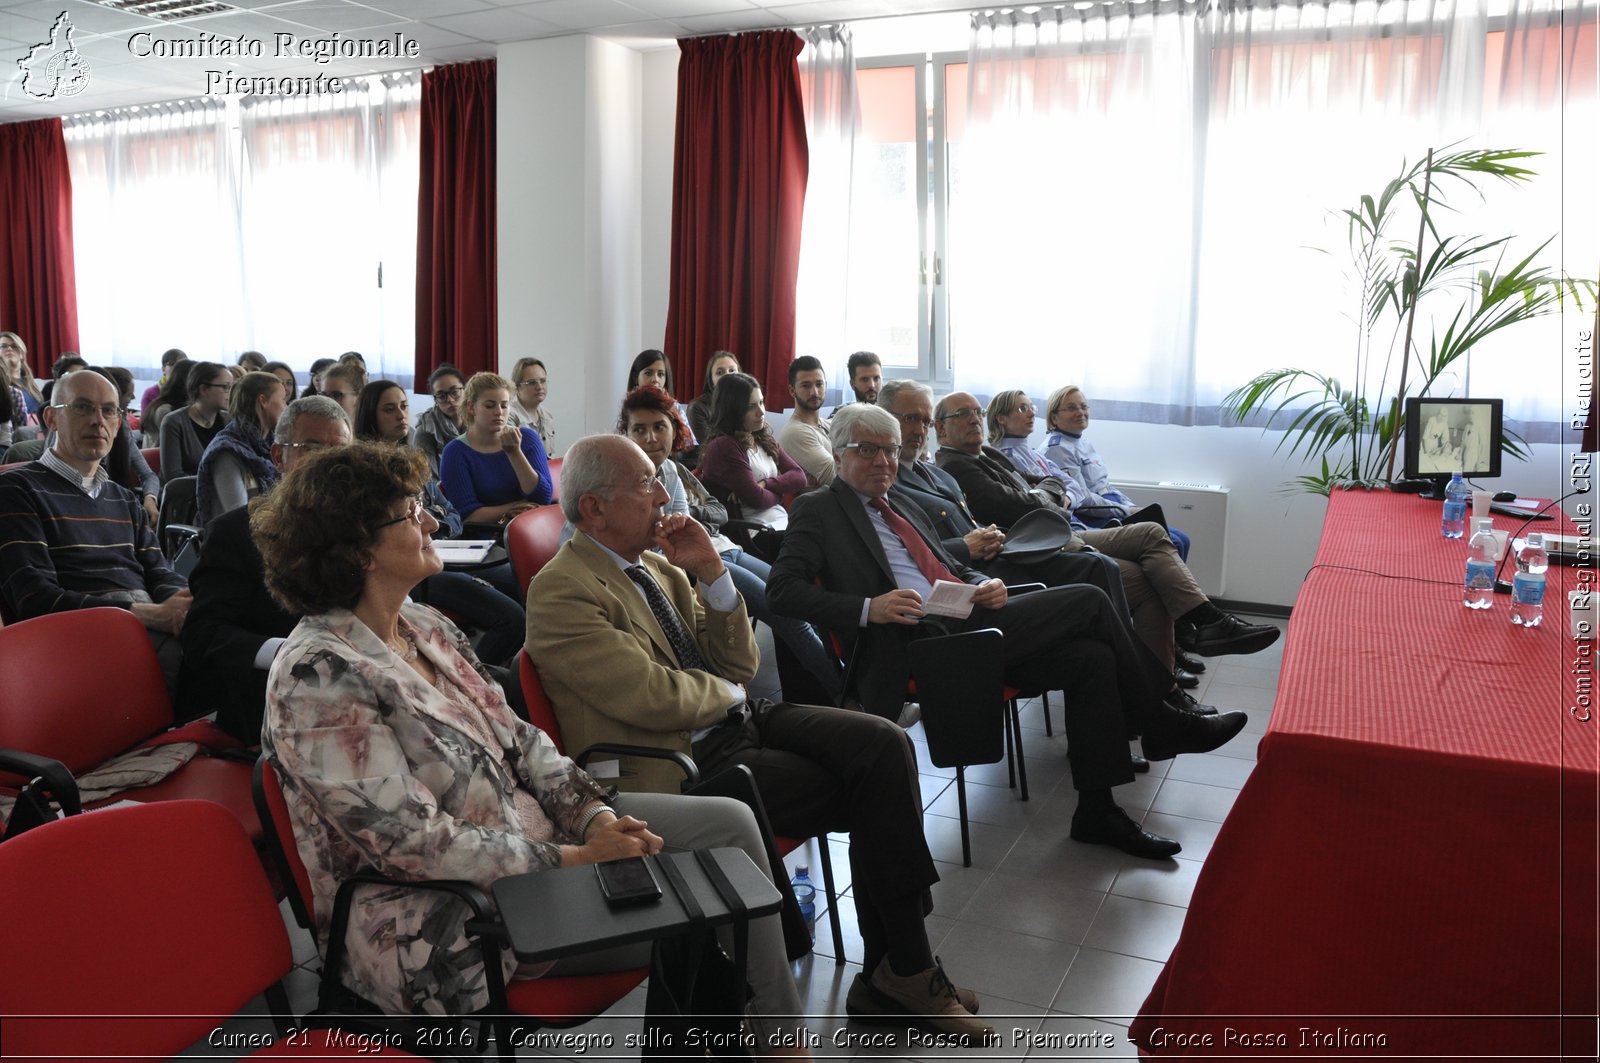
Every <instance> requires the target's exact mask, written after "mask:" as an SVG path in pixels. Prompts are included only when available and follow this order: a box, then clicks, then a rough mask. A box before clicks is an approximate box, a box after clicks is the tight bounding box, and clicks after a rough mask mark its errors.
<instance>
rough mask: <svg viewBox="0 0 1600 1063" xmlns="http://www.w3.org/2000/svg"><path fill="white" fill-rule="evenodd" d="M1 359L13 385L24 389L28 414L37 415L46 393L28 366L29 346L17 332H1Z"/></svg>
mask: <svg viewBox="0 0 1600 1063" xmlns="http://www.w3.org/2000/svg"><path fill="white" fill-rule="evenodd" d="M0 358H3V360H4V361H5V366H6V371H7V372H8V373H10V374H11V383H12V384H14V385H16V386H17V387H19V388H21V389H22V398H23V402H24V403H25V404H26V405H27V407H28V413H30V414H34V415H37V414H38V412H39V406H40V404H41V403H43V402H44V393H43V392H41V391H40V390H39V385H38V383H37V382H36V381H35V380H34V379H33V368H32V367H31V366H30V365H28V345H27V344H26V343H23V342H22V337H21V336H18V335H17V334H16V333H15V332H0Z"/></svg>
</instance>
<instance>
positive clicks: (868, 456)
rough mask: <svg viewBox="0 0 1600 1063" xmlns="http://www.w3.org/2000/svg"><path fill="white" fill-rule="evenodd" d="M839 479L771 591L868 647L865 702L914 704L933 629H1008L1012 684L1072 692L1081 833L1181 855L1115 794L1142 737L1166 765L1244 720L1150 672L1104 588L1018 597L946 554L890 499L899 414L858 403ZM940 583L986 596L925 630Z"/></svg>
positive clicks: (846, 414)
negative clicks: (915, 655)
mask: <svg viewBox="0 0 1600 1063" xmlns="http://www.w3.org/2000/svg"><path fill="white" fill-rule="evenodd" d="M833 453H834V462H835V464H836V465H837V467H838V470H839V475H838V477H837V478H836V479H835V480H834V482H833V483H832V484H831V485H830V486H829V487H828V488H827V489H825V490H822V491H813V492H811V493H810V494H808V495H806V496H804V497H803V498H801V499H800V500H799V501H798V502H796V503H795V510H794V515H793V520H792V521H791V522H790V524H789V531H788V534H786V535H785V536H784V540H783V550H782V552H781V553H780V554H779V556H778V561H777V563H776V564H775V565H773V567H772V580H771V582H770V583H769V584H768V592H769V593H770V594H771V596H772V601H773V605H774V607H775V608H777V609H778V610H779V611H781V612H787V613H792V614H794V615H797V616H803V617H805V618H806V619H808V620H810V621H812V622H813V623H816V624H822V625H826V626H827V627H829V628H831V629H832V630H834V631H837V632H839V633H840V634H841V635H842V636H844V637H845V638H846V639H847V640H848V641H850V642H851V643H853V644H854V652H855V654H856V656H857V661H856V667H855V669H854V674H855V676H856V687H857V693H858V695H859V697H860V699H861V703H862V705H863V707H864V708H865V709H866V710H867V711H868V712H871V713H875V714H877V715H880V716H893V715H895V714H896V713H897V712H898V711H899V709H900V704H901V700H902V699H903V698H904V696H905V692H906V687H907V683H908V681H909V680H910V678H911V675H910V668H911V665H910V646H911V641H912V639H914V638H916V637H918V636H919V635H922V634H932V633H937V632H962V631H972V630H977V629H980V628H998V629H999V630H1000V631H1001V632H1002V633H1003V634H1004V636H1005V648H1004V653H1005V674H1006V679H1007V682H1009V683H1012V684H1014V685H1016V686H1019V687H1021V688H1023V689H1025V690H1027V689H1032V690H1063V691H1065V694H1066V699H1067V713H1066V719H1067V724H1066V727H1067V737H1068V746H1067V757H1068V760H1069V761H1070V762H1071V765H1072V782H1073V786H1074V788H1075V789H1076V790H1077V791H1078V808H1077V811H1076V812H1075V813H1074V814H1073V817H1072V828H1071V836H1072V837H1073V838H1075V839H1077V840H1079V841H1084V842H1091V843H1097V844H1104V845H1111V846H1115V847H1116V848H1119V849H1121V850H1123V851H1124V852H1127V853H1129V854H1131V855H1133V856H1140V857H1148V858H1163V857H1168V856H1172V855H1173V854H1175V853H1177V852H1178V851H1179V848H1180V847H1179V845H1178V843H1177V842H1176V841H1173V840H1172V839H1170V838H1162V837H1159V836H1157V835H1154V834H1151V833H1149V832H1147V831H1144V830H1142V829H1141V828H1140V827H1139V825H1138V824H1137V823H1135V822H1134V821H1133V820H1132V819H1131V818H1130V817H1129V816H1128V815H1127V814H1126V813H1124V812H1123V811H1122V809H1121V808H1119V807H1118V806H1117V804H1116V802H1115V801H1114V800H1113V797H1112V788H1113V787H1116V786H1120V785H1122V784H1123V783H1127V782H1131V781H1133V767H1132V764H1131V762H1130V760H1129V757H1128V736H1129V734H1130V733H1139V734H1142V735H1143V737H1144V749H1145V755H1146V756H1147V757H1148V758H1149V759H1151V760H1165V759H1168V758H1170V757H1172V756H1175V755H1176V754H1179V753H1203V752H1209V751H1210V750H1212V749H1216V748H1217V747H1219V746H1221V745H1223V744H1224V743H1226V742H1228V741H1229V740H1231V739H1232V738H1233V737H1234V736H1235V735H1236V734H1238V733H1239V731H1240V730H1241V729H1243V727H1244V725H1245V723H1246V717H1245V715H1244V714H1243V713H1240V712H1229V713H1222V714H1219V715H1201V714H1200V713H1197V712H1195V711H1193V710H1192V709H1191V708H1190V704H1189V702H1188V701H1187V699H1186V698H1185V697H1184V696H1183V694H1182V692H1181V691H1178V690H1176V689H1175V688H1174V687H1173V686H1172V681H1171V677H1170V676H1169V675H1166V674H1164V673H1163V671H1162V670H1161V669H1160V668H1150V667H1147V666H1146V663H1145V662H1146V661H1147V660H1148V658H1147V657H1145V656H1142V655H1141V652H1140V649H1139V647H1138V646H1137V644H1136V642H1135V640H1134V639H1133V638H1132V637H1131V636H1130V635H1129V634H1128V631H1127V629H1126V628H1125V627H1124V625H1123V623H1122V620H1121V618H1120V617H1119V616H1118V615H1117V613H1116V610H1115V608H1114V607H1113V605H1112V603H1111V599H1110V598H1108V597H1106V595H1105V594H1104V593H1103V592H1102V591H1100V590H1098V589H1097V588H1094V587H1090V586H1084V585H1081V584H1080V585H1076V586H1070V587H1053V588H1048V589H1045V590H1040V591H1035V592H1034V593H1032V594H1025V595H1018V596H1017V597H1016V598H1011V597H1009V595H1008V593H1007V590H1006V585H1005V584H1004V583H1002V582H1001V581H1000V580H997V579H990V578H988V577H985V576H984V575H982V574H981V573H978V572H974V571H973V570H972V569H969V568H968V567H966V566H965V565H963V564H962V563H961V562H959V561H957V560H956V559H955V558H953V557H951V556H950V555H949V554H947V553H945V552H944V548H943V547H942V546H941V545H940V544H939V541H938V539H937V538H936V537H935V534H934V532H933V529H932V528H931V527H929V525H928V524H927V522H926V521H925V520H923V518H922V514H921V512H920V510H918V508H917V507H916V506H900V505H897V500H893V499H889V498H888V495H889V490H890V488H891V486H892V485H893V484H894V480H895V473H896V466H897V464H898V461H899V454H900V425H899V422H898V421H897V420H896V419H895V418H894V416H893V415H891V414H890V413H889V412H888V411H887V410H883V409H880V408H879V407H877V406H871V405H867V404H865V403H854V404H851V405H850V406H848V407H847V408H845V409H843V410H840V411H839V415H838V416H837V417H835V418H834V420H833ZM937 580H950V581H953V582H965V583H969V584H972V585H973V586H975V587H976V588H977V590H976V593H975V594H974V596H973V606H974V608H973V610H972V613H971V615H969V616H967V617H965V618H959V619H958V618H952V617H941V618H940V619H939V621H938V623H937V624H936V625H935V626H933V627H932V628H931V629H930V628H925V627H923V626H922V622H923V612H922V603H923V602H925V601H926V600H927V597H928V592H929V590H930V589H931V587H932V585H933V583H934V582H935V581H937Z"/></svg>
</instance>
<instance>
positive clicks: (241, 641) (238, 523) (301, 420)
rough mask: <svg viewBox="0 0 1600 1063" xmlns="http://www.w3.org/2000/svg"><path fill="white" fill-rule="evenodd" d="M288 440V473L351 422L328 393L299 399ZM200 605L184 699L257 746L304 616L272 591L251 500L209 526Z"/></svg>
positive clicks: (198, 576) (192, 621)
mask: <svg viewBox="0 0 1600 1063" xmlns="http://www.w3.org/2000/svg"><path fill="white" fill-rule="evenodd" d="M284 413H285V416H286V417H292V418H293V420H292V422H291V428H290V436H289V442H288V443H286V444H285V443H274V444H273V445H272V460H273V461H274V462H276V463H277V466H278V468H280V469H282V470H283V471H284V472H288V471H289V470H290V469H292V468H294V467H295V465H297V464H298V463H299V462H300V461H301V460H302V459H304V458H307V457H310V456H311V455H312V454H314V453H316V451H318V450H320V449H322V448H323V447H336V446H342V445H343V444H345V443H348V442H350V422H349V421H348V420H346V419H345V413H344V410H343V409H342V408H340V406H339V404H338V403H337V402H334V401H333V400H332V399H330V398H326V397H323V396H317V395H314V396H310V397H308V398H304V399H296V400H295V401H294V402H292V403H290V405H289V408H288V409H287V410H285V411H284ZM189 587H190V589H191V590H192V591H193V593H194V605H193V606H192V607H191V608H190V610H189V619H188V621H187V622H186V623H185V624H184V626H183V632H182V638H183V670H182V672H181V674H180V677H179V683H178V701H179V704H180V706H182V707H184V708H186V709H190V710H193V711H195V712H201V713H205V712H210V711H211V710H213V709H215V710H216V712H217V726H219V727H221V728H222V729H223V730H224V731H227V732H228V733H229V734H231V735H233V736H234V737H235V738H237V739H239V740H240V741H242V742H246V743H248V744H250V745H255V744H256V743H257V742H260V741H261V716H262V714H263V712H265V710H266V702H267V669H268V668H269V667H271V665H272V658H273V656H274V655H275V654H276V653H277V652H278V647H279V646H280V645H282V644H283V640H284V639H285V638H287V637H288V635H289V632H290V631H293V630H294V626H295V624H297V623H299V621H300V618H299V617H298V616H296V615H295V614H293V613H291V612H289V611H287V610H286V609H284V608H283V606H281V605H279V604H278V602H277V601H276V600H275V599H274V598H273V597H272V595H270V594H268V593H267V587H266V581H265V580H264V579H263V577H262V565H261V553H260V551H258V550H257V549H256V544H255V540H254V539H252V538H251V537H250V507H248V506H241V507H239V508H238V509H233V510H229V511H228V512H227V513H224V514H223V515H222V516H220V517H218V518H217V519H216V520H214V521H212V522H211V523H210V524H209V525H207V526H206V536H205V545H204V546H202V547H201V550H200V563H199V564H198V565H196V566H195V570H194V571H193V572H192V573H190V574H189Z"/></svg>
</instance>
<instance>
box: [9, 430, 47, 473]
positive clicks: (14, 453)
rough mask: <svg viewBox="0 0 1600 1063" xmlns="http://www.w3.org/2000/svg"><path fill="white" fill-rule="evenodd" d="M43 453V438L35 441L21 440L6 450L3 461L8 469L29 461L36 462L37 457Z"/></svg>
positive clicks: (40, 437)
mask: <svg viewBox="0 0 1600 1063" xmlns="http://www.w3.org/2000/svg"><path fill="white" fill-rule="evenodd" d="M43 453H44V437H43V436H39V437H38V438H36V439H22V440H18V441H17V442H15V443H13V444H11V446H9V447H7V448H6V453H5V461H6V465H7V467H8V468H9V467H10V466H12V465H26V464H28V462H30V461H38V460H39V455H41V454H43Z"/></svg>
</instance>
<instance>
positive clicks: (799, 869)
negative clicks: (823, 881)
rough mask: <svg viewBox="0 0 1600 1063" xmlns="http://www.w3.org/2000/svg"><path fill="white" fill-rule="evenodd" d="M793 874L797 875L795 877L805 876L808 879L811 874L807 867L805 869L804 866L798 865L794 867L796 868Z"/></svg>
mask: <svg viewBox="0 0 1600 1063" xmlns="http://www.w3.org/2000/svg"><path fill="white" fill-rule="evenodd" d="M794 873H795V874H797V875H806V876H808V877H809V876H810V874H811V869H810V868H809V867H807V866H806V865H805V864H799V865H796V867H795V869H794Z"/></svg>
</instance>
